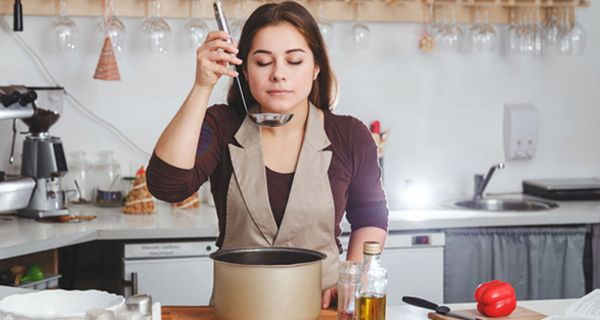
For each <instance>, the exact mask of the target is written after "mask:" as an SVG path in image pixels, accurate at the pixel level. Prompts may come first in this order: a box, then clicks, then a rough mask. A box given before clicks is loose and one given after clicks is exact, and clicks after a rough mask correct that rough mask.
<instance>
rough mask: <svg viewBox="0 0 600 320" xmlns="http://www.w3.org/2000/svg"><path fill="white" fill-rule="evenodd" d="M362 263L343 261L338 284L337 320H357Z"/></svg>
mask: <svg viewBox="0 0 600 320" xmlns="http://www.w3.org/2000/svg"><path fill="white" fill-rule="evenodd" d="M360 274H361V264H360V262H353V261H342V262H341V263H340V268H339V278H338V282H337V290H338V297H337V299H338V302H337V319H338V320H354V319H356V308H355V306H356V299H357V298H358V297H359V293H360V291H359V289H360Z"/></svg>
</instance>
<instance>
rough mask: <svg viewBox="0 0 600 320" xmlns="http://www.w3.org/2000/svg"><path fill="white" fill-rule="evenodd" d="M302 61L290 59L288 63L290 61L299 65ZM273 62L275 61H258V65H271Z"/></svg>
mask: <svg viewBox="0 0 600 320" xmlns="http://www.w3.org/2000/svg"><path fill="white" fill-rule="evenodd" d="M302 62H303V61H302V60H290V61H288V62H287V63H289V64H291V65H293V66H297V65H300V64H302ZM271 63H273V62H272V61H257V62H256V65H257V66H259V67H266V66H268V65H270V64H271Z"/></svg>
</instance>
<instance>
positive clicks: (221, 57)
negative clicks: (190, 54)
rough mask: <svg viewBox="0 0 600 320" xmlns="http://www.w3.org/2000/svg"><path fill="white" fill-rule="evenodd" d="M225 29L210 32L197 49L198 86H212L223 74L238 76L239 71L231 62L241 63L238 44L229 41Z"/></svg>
mask: <svg viewBox="0 0 600 320" xmlns="http://www.w3.org/2000/svg"><path fill="white" fill-rule="evenodd" d="M228 39H229V35H228V34H227V32H224V31H213V32H210V33H209V34H208V35H207V37H206V40H205V41H204V43H203V44H202V45H201V46H200V47H199V48H198V49H197V50H196V86H200V87H210V88H212V87H213V86H214V85H215V84H216V83H217V81H218V80H219V78H221V76H223V75H226V76H230V77H236V76H237V75H238V73H237V72H236V71H235V70H233V69H231V68H229V64H235V65H241V64H242V60H240V59H238V58H237V57H236V56H235V54H237V53H238V49H237V44H234V43H230V42H229V41H228Z"/></svg>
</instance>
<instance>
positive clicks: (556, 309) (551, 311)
mask: <svg viewBox="0 0 600 320" xmlns="http://www.w3.org/2000/svg"><path fill="white" fill-rule="evenodd" d="M27 292H32V291H31V290H25V289H20V288H12V287H6V286H0V300H1V299H2V298H4V297H6V296H9V295H11V294H17V293H27ZM575 301H576V299H562V300H532V301H519V303H518V305H519V306H522V307H526V308H529V309H531V310H534V311H537V312H539V313H542V314H545V315H548V316H550V315H563V314H564V313H565V311H566V309H567V308H568V307H569V306H570V305H571V304H572V303H573V302H575ZM448 306H449V307H450V308H452V310H466V309H472V308H474V307H475V304H474V303H462V304H449V305H448ZM428 312H429V311H428V310H425V309H421V308H417V307H413V306H409V305H398V306H388V307H387V309H386V319H388V320H421V319H427V313H428Z"/></svg>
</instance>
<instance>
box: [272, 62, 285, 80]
mask: <svg viewBox="0 0 600 320" xmlns="http://www.w3.org/2000/svg"><path fill="white" fill-rule="evenodd" d="M282 80H286V76H285V70H283V68H282V67H281V66H277V64H276V65H275V66H273V72H272V73H271V81H282Z"/></svg>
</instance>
